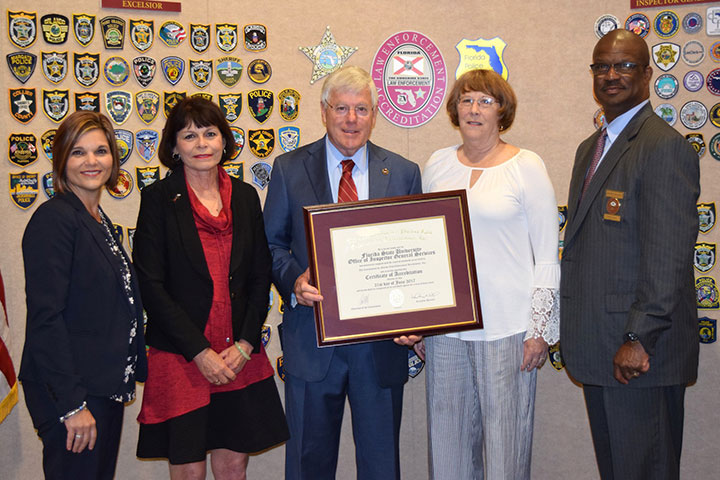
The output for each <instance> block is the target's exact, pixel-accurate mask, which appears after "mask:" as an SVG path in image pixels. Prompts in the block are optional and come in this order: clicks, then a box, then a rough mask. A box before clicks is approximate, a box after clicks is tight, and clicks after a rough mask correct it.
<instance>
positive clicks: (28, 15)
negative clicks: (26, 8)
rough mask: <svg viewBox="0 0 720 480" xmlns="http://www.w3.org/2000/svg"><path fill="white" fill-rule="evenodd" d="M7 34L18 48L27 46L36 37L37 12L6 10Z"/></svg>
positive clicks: (33, 41)
mask: <svg viewBox="0 0 720 480" xmlns="http://www.w3.org/2000/svg"><path fill="white" fill-rule="evenodd" d="M7 22H8V36H9V37H10V42H12V44H13V45H15V46H16V47H18V48H27V47H29V46H30V45H32V44H33V43H35V39H36V38H37V13H36V12H12V11H10V10H8V11H7Z"/></svg>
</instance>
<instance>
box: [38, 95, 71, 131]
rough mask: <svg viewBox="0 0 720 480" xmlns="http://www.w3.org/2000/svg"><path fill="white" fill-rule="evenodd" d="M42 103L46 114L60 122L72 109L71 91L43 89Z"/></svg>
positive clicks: (54, 120)
mask: <svg viewBox="0 0 720 480" xmlns="http://www.w3.org/2000/svg"><path fill="white" fill-rule="evenodd" d="M42 103H43V112H45V115H47V117H48V118H49V119H50V120H52V121H53V122H55V123H60V122H62V121H63V119H64V118H65V116H66V115H67V114H68V112H69V111H70V92H69V91H68V90H45V89H43V91H42Z"/></svg>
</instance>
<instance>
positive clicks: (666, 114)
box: [655, 103, 677, 126]
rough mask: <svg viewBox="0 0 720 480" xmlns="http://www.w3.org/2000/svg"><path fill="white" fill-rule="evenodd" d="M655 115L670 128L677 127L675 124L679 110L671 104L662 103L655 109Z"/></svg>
mask: <svg viewBox="0 0 720 480" xmlns="http://www.w3.org/2000/svg"><path fill="white" fill-rule="evenodd" d="M655 113H656V114H657V115H658V117H660V118H662V119H663V120H665V121H666V122H667V123H668V125H670V126H673V125H675V122H677V110H676V109H675V107H673V106H672V105H671V104H669V103H661V104H660V105H658V106H657V107H655Z"/></svg>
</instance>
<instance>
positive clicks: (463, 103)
mask: <svg viewBox="0 0 720 480" xmlns="http://www.w3.org/2000/svg"><path fill="white" fill-rule="evenodd" d="M473 103H477V106H478V107H480V108H490V107H491V106H493V105H494V104H495V103H497V100H495V99H494V98H492V97H481V98H478V99H474V98H472V97H460V100H458V107H459V108H463V109H466V110H470V109H471V108H472V106H473Z"/></svg>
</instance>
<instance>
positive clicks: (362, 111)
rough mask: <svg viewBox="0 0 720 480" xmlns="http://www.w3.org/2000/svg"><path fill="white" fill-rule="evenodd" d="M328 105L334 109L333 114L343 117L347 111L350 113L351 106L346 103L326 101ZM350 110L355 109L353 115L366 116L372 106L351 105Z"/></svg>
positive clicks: (371, 109)
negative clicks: (339, 103)
mask: <svg viewBox="0 0 720 480" xmlns="http://www.w3.org/2000/svg"><path fill="white" fill-rule="evenodd" d="M325 105H327V106H328V107H330V108H332V109H333V110H334V111H335V115H337V116H338V117H344V116H345V115H347V114H348V113H350V110H351V107H350V106H348V105H335V106H333V105H330V104H329V103H326V104H325ZM352 110H355V115H357V116H358V117H367V116H368V115H370V112H372V111H373V108H372V107H368V106H367V105H356V106H355V107H352Z"/></svg>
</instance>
